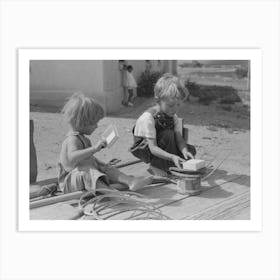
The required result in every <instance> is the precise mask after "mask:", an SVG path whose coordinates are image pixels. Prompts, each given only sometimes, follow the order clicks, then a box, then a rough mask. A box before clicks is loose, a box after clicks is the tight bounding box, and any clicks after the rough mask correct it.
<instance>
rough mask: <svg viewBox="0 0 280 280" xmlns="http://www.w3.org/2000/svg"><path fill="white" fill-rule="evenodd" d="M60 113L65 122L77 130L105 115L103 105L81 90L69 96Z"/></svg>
mask: <svg viewBox="0 0 280 280" xmlns="http://www.w3.org/2000/svg"><path fill="white" fill-rule="evenodd" d="M62 113H63V115H64V117H65V119H66V120H67V122H68V123H70V125H71V126H72V127H73V128H74V129H77V130H79V129H80V128H83V127H86V126H89V125H93V124H96V123H98V121H100V120H101V119H102V118H103V117H104V115H105V112H104V109H103V107H102V106H101V105H100V104H99V103H98V102H97V101H96V100H94V98H92V97H88V96H85V95H84V94H83V93H82V92H76V93H74V94H73V95H72V96H71V97H70V99H69V100H68V101H67V102H66V104H65V105H64V107H63V109H62Z"/></svg>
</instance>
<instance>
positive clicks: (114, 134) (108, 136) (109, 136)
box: [101, 124, 120, 148]
mask: <svg viewBox="0 0 280 280" xmlns="http://www.w3.org/2000/svg"><path fill="white" fill-rule="evenodd" d="M119 138H120V136H119V133H118V130H117V128H116V126H114V125H112V124H111V125H109V126H108V127H107V128H106V130H105V131H104V132H103V133H102V135H101V139H102V140H104V141H106V144H107V148H111V147H112V146H113V145H114V144H115V143H116V141H117V140H118V139H119Z"/></svg>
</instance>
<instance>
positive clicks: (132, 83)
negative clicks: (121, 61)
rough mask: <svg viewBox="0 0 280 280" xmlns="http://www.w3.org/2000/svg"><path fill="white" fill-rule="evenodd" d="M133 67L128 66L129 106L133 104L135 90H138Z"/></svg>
mask: <svg viewBox="0 0 280 280" xmlns="http://www.w3.org/2000/svg"><path fill="white" fill-rule="evenodd" d="M132 71H133V67H132V66H131V65H128V66H127V80H126V82H127V85H126V87H127V92H128V100H127V105H128V106H133V103H132V99H133V97H134V92H135V91H136V88H137V83H136V81H135V79H134V76H133V74H132Z"/></svg>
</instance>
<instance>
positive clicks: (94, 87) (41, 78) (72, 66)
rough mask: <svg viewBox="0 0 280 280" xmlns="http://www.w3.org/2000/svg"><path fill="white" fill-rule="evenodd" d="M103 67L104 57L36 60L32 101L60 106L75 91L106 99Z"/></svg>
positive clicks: (31, 78) (102, 100)
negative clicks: (101, 58) (99, 58)
mask: <svg viewBox="0 0 280 280" xmlns="http://www.w3.org/2000/svg"><path fill="white" fill-rule="evenodd" d="M102 67H103V62H102V60H96V61H93V60H87V61H86V60H83V61H81V60H65V61H63V60H45V61H43V60H33V61H31V63H30V73H31V75H30V98H31V102H33V103H36V104H40V105H42V104H46V105H56V106H58V107H59V106H61V105H62V104H63V103H64V102H65V99H66V98H67V97H69V96H71V95H72V94H73V93H74V92H75V91H82V92H84V93H85V94H88V95H93V96H95V97H96V98H97V99H98V100H99V101H100V102H101V103H104V96H103V94H102V92H103V71H102Z"/></svg>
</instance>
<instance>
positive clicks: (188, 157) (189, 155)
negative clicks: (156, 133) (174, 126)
mask: <svg viewBox="0 0 280 280" xmlns="http://www.w3.org/2000/svg"><path fill="white" fill-rule="evenodd" d="M182 154H183V156H184V158H185V159H186V160H188V159H193V158H194V156H193V155H192V154H191V153H190V152H189V151H187V149H184V150H183V151H182Z"/></svg>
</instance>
